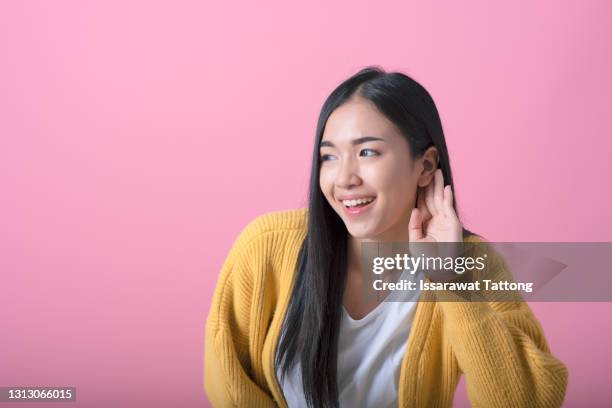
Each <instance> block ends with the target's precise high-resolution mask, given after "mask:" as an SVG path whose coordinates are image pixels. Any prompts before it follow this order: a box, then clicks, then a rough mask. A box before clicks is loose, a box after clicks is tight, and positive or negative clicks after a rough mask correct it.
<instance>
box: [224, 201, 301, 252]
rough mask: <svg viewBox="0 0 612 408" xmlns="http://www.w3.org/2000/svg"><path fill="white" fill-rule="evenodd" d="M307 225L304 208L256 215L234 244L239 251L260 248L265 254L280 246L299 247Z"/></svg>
mask: <svg viewBox="0 0 612 408" xmlns="http://www.w3.org/2000/svg"><path fill="white" fill-rule="evenodd" d="M307 225H308V210H307V209H306V208H298V209H290V210H281V211H273V212H268V213H264V214H261V215H258V216H257V217H255V218H253V219H252V220H251V221H250V222H248V223H247V224H246V226H245V227H244V228H243V229H242V231H241V232H240V234H239V235H238V238H237V239H236V241H235V243H234V247H235V248H236V249H237V250H238V251H239V252H243V250H248V249H249V248H253V247H257V248H261V247H262V246H264V247H266V249H267V252H269V251H270V250H274V248H275V247H278V246H280V245H282V246H287V245H292V244H294V245H301V242H302V240H303V238H304V236H305V234H306V229H307V228H306V227H307Z"/></svg>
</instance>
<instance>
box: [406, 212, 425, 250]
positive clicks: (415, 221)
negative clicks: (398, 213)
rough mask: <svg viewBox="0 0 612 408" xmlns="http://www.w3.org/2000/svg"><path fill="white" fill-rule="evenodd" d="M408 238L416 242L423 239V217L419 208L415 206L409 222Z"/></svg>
mask: <svg viewBox="0 0 612 408" xmlns="http://www.w3.org/2000/svg"><path fill="white" fill-rule="evenodd" d="M408 239H409V240H410V242H415V241H418V240H420V239H423V218H422V217H421V212H420V210H419V209H418V208H413V209H412V213H411V214H410V221H409V222H408Z"/></svg>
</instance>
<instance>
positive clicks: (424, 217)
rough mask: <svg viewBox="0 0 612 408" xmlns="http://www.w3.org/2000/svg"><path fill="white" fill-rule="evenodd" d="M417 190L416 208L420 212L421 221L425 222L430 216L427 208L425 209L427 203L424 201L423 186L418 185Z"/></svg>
mask: <svg viewBox="0 0 612 408" xmlns="http://www.w3.org/2000/svg"><path fill="white" fill-rule="evenodd" d="M417 191H418V196H417V205H416V208H418V209H419V211H420V212H421V219H422V220H423V222H425V221H427V220H429V219H430V218H431V214H430V213H429V209H427V204H426V203H425V187H419V188H418V190H417Z"/></svg>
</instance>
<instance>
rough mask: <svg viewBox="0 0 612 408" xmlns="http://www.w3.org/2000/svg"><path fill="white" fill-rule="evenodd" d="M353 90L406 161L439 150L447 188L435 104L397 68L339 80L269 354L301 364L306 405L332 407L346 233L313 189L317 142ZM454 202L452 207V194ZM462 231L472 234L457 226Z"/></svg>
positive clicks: (284, 365) (325, 111)
mask: <svg viewBox="0 0 612 408" xmlns="http://www.w3.org/2000/svg"><path fill="white" fill-rule="evenodd" d="M353 95H356V96H359V97H361V98H363V99H367V100H369V101H370V102H372V103H374V105H376V107H377V108H378V109H379V110H380V111H381V112H382V113H383V114H384V115H385V116H386V117H387V118H388V119H389V120H390V121H391V122H393V123H394V124H395V125H396V126H397V127H398V129H399V130H400V132H401V133H402V135H403V136H404V137H405V138H406V140H407V141H408V143H409V146H410V152H411V155H412V158H413V159H417V158H420V157H422V155H423V153H424V152H425V151H426V150H427V149H428V148H429V147H431V146H435V147H436V148H437V150H438V157H439V164H438V166H439V168H440V169H442V174H443V176H444V181H445V184H450V185H451V187H452V189H453V192H454V191H455V188H454V185H453V177H452V174H451V167H450V161H449V157H448V150H447V148H446V142H445V140H444V132H443V131H442V124H441V122H440V116H439V114H438V110H437V108H436V105H435V103H434V101H433V99H432V97H431V96H430V95H429V93H428V92H427V91H426V90H425V88H424V87H423V86H421V85H420V84H419V83H418V82H416V81H415V80H413V79H412V78H410V77H408V76H407V75H405V74H402V73H399V72H389V73H387V72H385V71H384V70H383V69H382V68H380V67H377V66H370V67H367V68H364V69H362V70H360V71H359V72H357V73H356V74H355V75H353V76H351V77H350V78H348V79H347V80H345V81H344V82H342V83H341V84H340V85H339V86H338V87H337V88H336V89H334V91H333V92H332V93H331V94H330V95H329V96H328V98H327V99H326V100H325V103H324V104H323V107H322V109H321V113H320V115H319V120H318V123H317V130H316V138H315V144H314V152H313V155H312V171H311V174H310V191H309V200H308V226H307V228H308V229H307V233H306V238H305V240H304V242H303V244H302V247H301V250H300V253H299V258H298V263H297V271H296V277H295V279H294V286H293V291H292V294H291V298H290V302H289V306H288V310H287V314H286V316H285V319H284V321H283V327H282V336H281V340H280V342H279V344H278V349H277V353H276V366H277V367H280V369H281V375H283V376H284V375H286V373H287V372H288V371H289V370H290V369H291V368H292V367H293V366H294V365H295V364H296V363H298V362H299V363H300V366H301V370H302V385H303V389H304V393H305V399H306V402H307V403H308V406H309V407H317V408H318V407H324V408H327V407H338V379H337V373H336V364H337V357H338V337H339V327H340V319H341V317H342V314H341V313H342V298H343V294H344V289H345V285H346V274H347V271H346V269H347V261H348V255H347V243H348V231H347V229H346V227H345V225H344V223H343V222H342V220H341V218H340V217H339V216H338V215H337V214H336V212H335V211H334V210H333V208H332V207H331V206H330V205H329V203H328V202H327V200H326V199H325V197H324V196H323V193H322V191H321V188H320V186H319V173H320V167H321V162H320V158H319V143H320V142H321V138H322V137H323V131H324V130H325V124H326V123H327V120H328V118H329V116H330V115H331V113H332V112H333V111H334V110H335V109H336V108H338V107H339V106H341V105H343V104H344V103H346V102H347V101H348V100H349V99H350V98H351V97H352V96H353ZM453 201H454V202H453V206H454V207H455V210H456V208H457V207H456V206H457V201H456V199H455V200H453ZM463 234H464V236H466V235H470V234H471V232H470V231H468V230H466V229H464V230H463Z"/></svg>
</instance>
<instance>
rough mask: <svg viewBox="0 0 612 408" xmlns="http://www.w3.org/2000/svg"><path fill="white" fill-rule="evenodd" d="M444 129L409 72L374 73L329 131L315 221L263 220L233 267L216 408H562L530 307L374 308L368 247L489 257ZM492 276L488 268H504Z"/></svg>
mask: <svg viewBox="0 0 612 408" xmlns="http://www.w3.org/2000/svg"><path fill="white" fill-rule="evenodd" d="M481 241H483V240H482V238H480V237H478V236H476V235H475V234H472V233H471V232H470V231H468V230H466V229H465V228H463V227H462V225H461V222H460V220H459V218H458V216H457V213H456V200H454V199H453V179H452V175H451V168H450V162H449V157H448V151H447V148H446V143H445V140H444V134H443V131H442V125H441V123H440V118H439V116H438V112H437V109H436V107H435V104H434V102H433V100H432V98H431V96H430V95H429V93H428V92H427V91H426V90H425V89H424V88H423V87H422V86H421V85H419V84H418V83H417V82H415V81H414V80H413V79H411V78H409V77H408V76H406V75H404V74H401V73H386V72H384V71H383V70H382V69H380V68H377V67H369V68H366V69H363V70H361V71H360V72H358V73H356V74H355V75H353V76H352V77H351V78H349V79H347V80H346V81H344V82H343V83H342V84H340V85H339V86H338V87H337V88H336V89H335V90H334V91H333V92H332V93H331V95H330V96H329V97H328V98H327V100H326V101H325V103H324V105H323V108H322V110H321V114H320V117H319V121H318V125H317V131H316V140H315V145H314V154H313V162H312V172H311V179H310V193H309V204H308V208H307V209H300V210H292V211H283V212H275V213H270V214H266V215H263V216H260V217H258V218H256V219H255V220H254V221H252V222H251V223H250V224H249V225H248V226H247V227H246V228H245V229H244V230H243V231H242V233H241V234H240V236H239V237H238V239H237V240H236V242H235V243H234V246H233V247H232V249H231V251H230V253H229V255H228V257H227V260H226V262H225V263H224V265H223V268H222V271H221V274H220V277H219V280H218V283H217V287H216V290H215V295H214V298H213V302H212V306H211V309H210V313H209V316H208V320H207V325H206V340H205V341H206V343H205V372H204V387H205V390H206V393H207V395H208V398H209V399H210V401H211V402H212V403H213V405H214V406H215V407H274V406H281V407H285V406H289V407H306V406H308V407H338V406H340V407H397V406H399V407H450V406H451V405H452V402H453V396H454V392H455V388H456V386H457V382H458V381H459V378H460V376H461V375H462V374H463V375H465V377H466V384H467V391H468V396H469V398H470V400H471V402H472V404H473V405H474V406H479V407H487V408H489V407H557V406H560V405H561V404H562V402H563V399H564V395H565V389H566V384H567V370H566V368H565V366H564V365H563V363H561V362H560V361H559V360H558V359H556V358H555V357H554V356H553V355H551V353H550V351H549V349H548V346H547V342H546V340H545V338H544V334H543V331H542V328H541V326H540V325H539V323H538V322H537V320H536V319H535V317H534V316H533V314H532V313H531V311H530V309H529V308H528V306H527V305H526V304H525V303H523V302H467V301H466V302H446V301H436V299H432V298H431V296H434V295H431V294H430V293H422V294H421V295H420V296H421V297H420V300H421V301H420V302H371V301H366V299H365V297H364V296H363V293H364V290H365V291H367V290H368V289H367V288H366V287H365V286H366V284H367V283H366V282H365V281H364V279H363V275H362V274H361V272H360V271H361V265H360V263H361V261H360V259H361V251H362V244H363V243H365V242H417V243H419V242H481ZM503 267H504V264H503V263H502V262H501V261H499V262H492V263H490V264H489V268H490V269H491V270H492V272H495V269H496V268H499V269H501V268H503Z"/></svg>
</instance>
